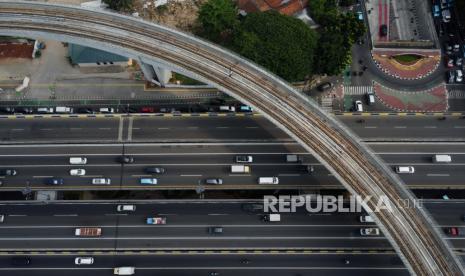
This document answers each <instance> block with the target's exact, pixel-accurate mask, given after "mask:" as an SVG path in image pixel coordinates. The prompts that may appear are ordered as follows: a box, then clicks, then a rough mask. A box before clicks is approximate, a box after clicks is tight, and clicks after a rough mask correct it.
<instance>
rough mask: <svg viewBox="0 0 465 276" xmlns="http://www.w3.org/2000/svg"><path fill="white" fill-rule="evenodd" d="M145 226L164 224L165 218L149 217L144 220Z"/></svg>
mask: <svg viewBox="0 0 465 276" xmlns="http://www.w3.org/2000/svg"><path fill="white" fill-rule="evenodd" d="M146 223H147V224H151V225H152V224H166V217H150V218H147V220H146Z"/></svg>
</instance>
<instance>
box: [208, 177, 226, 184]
mask: <svg viewBox="0 0 465 276" xmlns="http://www.w3.org/2000/svg"><path fill="white" fill-rule="evenodd" d="M205 184H210V185H221V184H223V179H221V178H207V179H205Z"/></svg>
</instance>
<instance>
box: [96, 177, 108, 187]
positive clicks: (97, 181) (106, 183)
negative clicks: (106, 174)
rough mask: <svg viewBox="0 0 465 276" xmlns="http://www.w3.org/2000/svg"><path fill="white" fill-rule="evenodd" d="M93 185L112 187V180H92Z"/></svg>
mask: <svg viewBox="0 0 465 276" xmlns="http://www.w3.org/2000/svg"><path fill="white" fill-rule="evenodd" d="M92 184H94V185H110V184H111V179H110V178H103V177H101V178H92Z"/></svg>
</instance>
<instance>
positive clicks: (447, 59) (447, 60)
mask: <svg viewBox="0 0 465 276" xmlns="http://www.w3.org/2000/svg"><path fill="white" fill-rule="evenodd" d="M444 61H445V64H446V66H447V67H448V68H452V67H454V59H452V58H450V57H448V56H446V57H445V58H444Z"/></svg>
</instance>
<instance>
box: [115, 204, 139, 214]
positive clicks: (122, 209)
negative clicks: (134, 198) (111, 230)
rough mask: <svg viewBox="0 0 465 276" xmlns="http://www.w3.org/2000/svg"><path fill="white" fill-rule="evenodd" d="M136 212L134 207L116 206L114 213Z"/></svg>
mask: <svg viewBox="0 0 465 276" xmlns="http://www.w3.org/2000/svg"><path fill="white" fill-rule="evenodd" d="M135 210H136V205H118V206H117V207H116V211H118V212H134V211H135Z"/></svg>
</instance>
